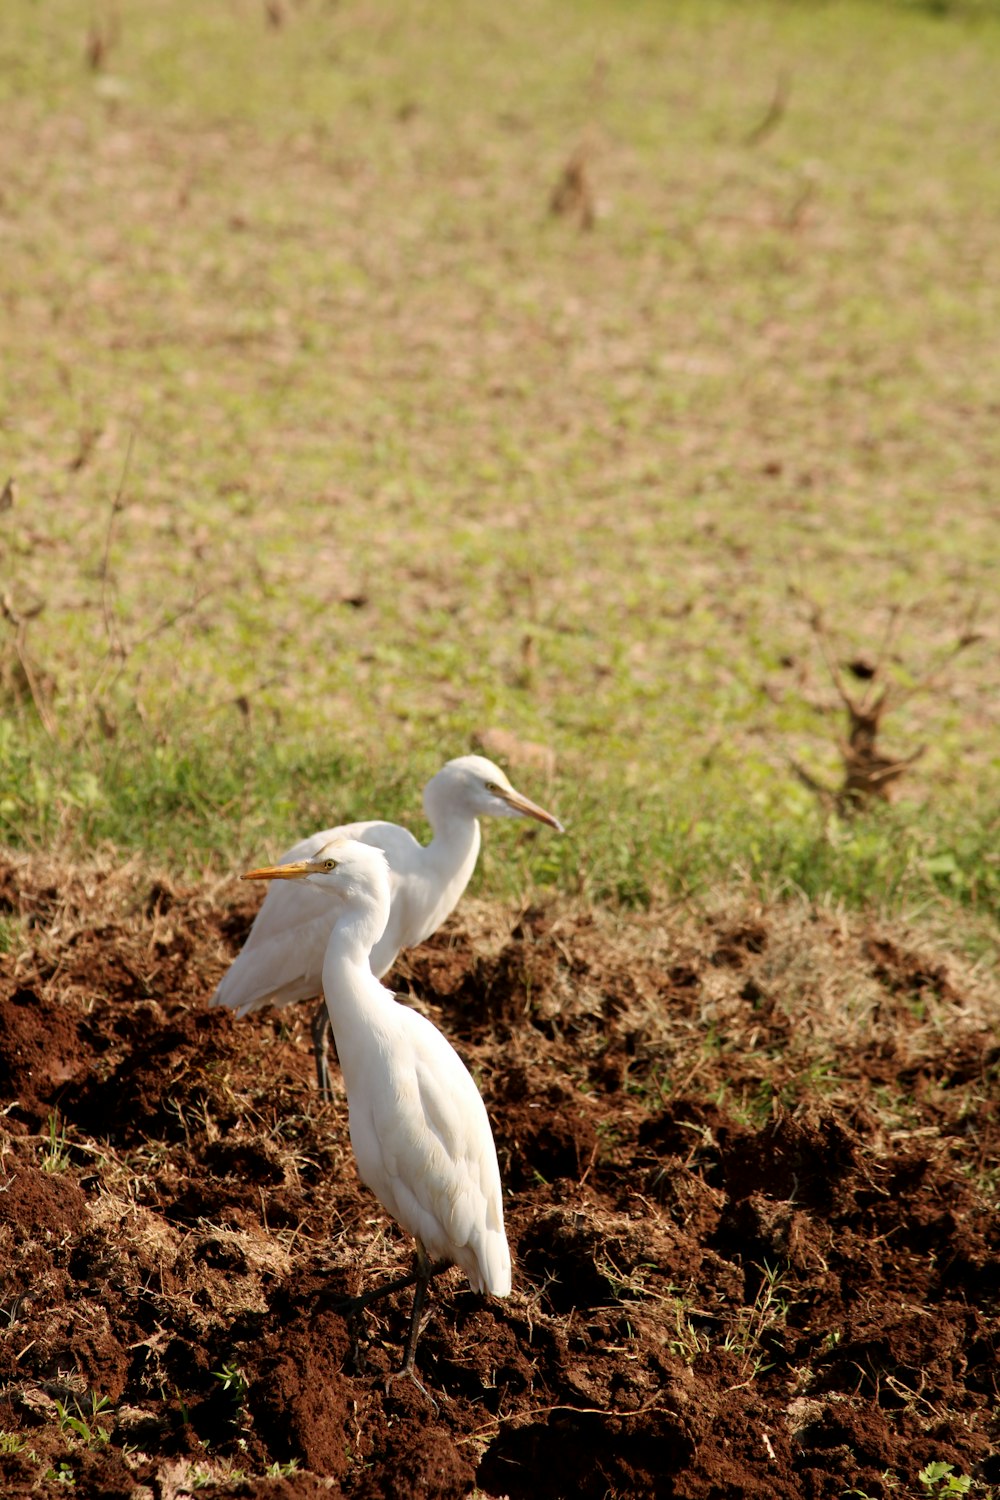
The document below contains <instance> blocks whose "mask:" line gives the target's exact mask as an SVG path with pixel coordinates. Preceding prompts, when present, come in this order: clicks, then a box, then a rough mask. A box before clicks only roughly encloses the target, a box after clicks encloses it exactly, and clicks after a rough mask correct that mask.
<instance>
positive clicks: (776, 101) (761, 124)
mask: <svg viewBox="0 0 1000 1500" xmlns="http://www.w3.org/2000/svg"><path fill="white" fill-rule="evenodd" d="M791 92H792V80H791V78H790V77H789V75H788V74H787V73H786V72H785V71H784V70H782V71H781V72H780V73H779V74H778V77H777V81H776V82H775V85H774V94H773V96H772V98H771V102H770V104H769V105H768V106H767V109H766V110H765V112H764V115H763V117H762V118H761V119H760V120H759V121H758V122H757V124H756V125H755V126H754V127H753V129H752V130H748V131H747V133H746V135H745V136H744V137H743V144H744V146H759V145H760V143H761V141H765V140H766V139H767V137H768V136H769V135H771V134H772V133H773V132H774V131H775V130H777V128H778V126H779V125H780V124H781V122H782V120H783V119H784V117H785V111H786V110H787V109H788V99H789V95H790V94H791Z"/></svg>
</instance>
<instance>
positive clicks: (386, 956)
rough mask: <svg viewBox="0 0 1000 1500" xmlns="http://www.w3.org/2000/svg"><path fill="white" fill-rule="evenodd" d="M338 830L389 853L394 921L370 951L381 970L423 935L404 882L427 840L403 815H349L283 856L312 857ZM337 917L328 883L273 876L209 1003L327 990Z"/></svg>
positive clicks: (280, 1001) (242, 1004)
mask: <svg viewBox="0 0 1000 1500" xmlns="http://www.w3.org/2000/svg"><path fill="white" fill-rule="evenodd" d="M335 838H351V839H357V840H358V841H359V842H360V843H363V844H371V845H373V846H374V847H375V848H377V849H382V850H384V851H385V854H386V858H387V859H388V862H389V891H390V900H391V907H390V915H389V922H388V926H387V927H386V929H385V932H384V933H383V935H382V937H381V938H380V939H379V941H378V943H376V945H375V947H374V948H373V950H372V956H371V965H372V972H373V973H374V974H376V975H382V974H384V973H386V971H387V970H388V969H390V968H391V967H392V964H393V962H394V961H395V958H396V955H397V953H399V951H400V949H401V948H408V947H412V946H413V944H414V943H418V942H422V941H423V938H424V937H425V936H426V934H425V933H423V932H421V931H420V927H421V925H422V924H421V923H420V921H419V917H420V913H419V912H418V913H416V914H414V913H413V911H412V907H413V904H414V903H413V901H412V899H408V894H409V893H408V891H407V889H406V885H407V882H408V881H409V882H410V883H411V884H412V879H413V877H414V876H415V875H419V872H420V855H421V853H422V852H423V851H422V847H421V845H420V844H418V842H417V840H416V839H415V838H414V837H413V835H412V833H410V832H409V831H408V830H407V829H405V828H400V826H399V824H398V823H384V822H380V821H370V822H365V823H347V824H345V825H344V826H343V827H341V828H325V829H323V831H322V832H320V833H314V834H312V835H311V836H310V837H309V838H306V839H301V840H300V841H299V842H298V843H297V844H295V845H294V846H293V847H292V848H291V849H289V850H287V852H286V853H285V854H283V855H282V856H281V859H280V860H279V861H278V863H279V864H282V865H287V864H291V863H293V862H294V861H296V860H303V859H312V858H313V856H314V855H316V854H318V853H319V851H320V849H322V848H323V846H324V845H325V844H328V843H330V841H331V839H335ZM415 916H416V921H415V920H414V917H415ZM336 919H337V910H336V907H334V906H333V905H332V904H331V902H330V900H329V897H328V896H327V895H326V894H325V893H324V892H323V891H321V890H317V889H315V888H314V887H312V886H310V885H309V884H308V883H307V882H302V881H287V882H286V881H280V880H276V881H273V882H272V883H271V885H270V887H269V888H268V892H267V895H266V896H265V897H264V900H263V903H262V905H261V908H260V911H259V912H258V913H257V916H256V917H255V919H254V924H253V926H252V927H251V929H250V933H249V936H248V937H247V940H246V942H245V943H244V945H243V949H242V951H241V952H240V953H239V954H238V955H237V957H236V958H235V959H234V960H233V963H232V965H231V966H230V968H229V969H228V970H227V972H226V973H225V974H224V975H223V977H222V979H221V981H220V983H219V986H218V988H217V989H216V991H215V994H214V995H213V996H212V999H211V1001H210V1002H209V1003H210V1004H211V1005H222V1006H225V1007H226V1008H227V1009H229V1010H234V1011H235V1012H236V1014H237V1015H238V1016H245V1015H247V1014H249V1012H250V1011H253V1010H260V1009H262V1008H263V1007H264V1006H265V1005H274V1006H276V1007H277V1008H278V1009H279V1010H280V1009H283V1008H284V1006H286V1005H291V1004H292V1002H293V1001H295V1000H311V999H314V998H315V997H316V996H318V995H322V993H323V956H324V954H325V953H326V945H327V943H328V942H329V939H330V933H331V932H332V930H333V924H334V922H335V921H336ZM430 930H431V931H433V930H434V929H433V928H431V929H430ZM414 931H416V932H417V935H416V936H414V935H413V933H414Z"/></svg>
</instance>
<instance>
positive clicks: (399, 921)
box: [210, 755, 562, 1086]
mask: <svg viewBox="0 0 1000 1500" xmlns="http://www.w3.org/2000/svg"><path fill="white" fill-rule="evenodd" d="M423 800H424V811H425V812H426V814H427V821H428V823H429V824H430V826H431V830H432V833H433V837H432V839H431V842H430V843H429V844H426V845H424V844H419V843H418V842H417V840H416V839H415V838H414V837H413V835H412V833H410V832H409V831H408V830H407V829H405V828H401V827H400V826H399V825H398V824H397V823H383V822H367V823H349V824H346V825H345V826H344V827H342V828H327V829H324V830H323V831H322V832H321V833H314V834H313V835H312V836H311V837H310V838H307V839H303V840H302V841H301V842H300V843H298V844H296V845H295V846H294V848H292V849H289V850H288V852H287V853H286V854H284V855H282V857H281V860H280V861H279V863H280V864H283V865H284V864H292V863H298V862H300V861H302V860H309V859H312V858H313V857H314V856H315V855H316V854H317V853H318V851H319V850H320V849H322V848H323V847H324V846H325V845H326V844H328V843H330V842H331V841H332V840H333V839H336V838H348V839H354V840H357V841H359V842H360V843H363V844H368V845H370V846H371V847H372V848H376V849H381V850H382V852H383V853H384V854H385V857H386V860H387V861H388V867H389V895H390V910H389V919H388V921H387V923H386V926H385V931H384V932H383V933H382V934H381V935H380V936H379V938H378V940H377V941H376V942H375V944H374V946H373V948H372V953H371V968H372V972H373V973H374V974H376V975H378V976H379V977H381V975H383V974H385V973H387V972H388V970H389V969H390V968H391V967H392V965H393V963H394V962H395V960H396V956H397V954H398V953H399V952H400V951H401V950H402V949H403V948H412V947H414V946H415V945H416V944H417V943H422V942H423V941H424V939H425V938H428V937H430V935H431V933H432V932H436V931H437V929H438V928H439V927H440V925H441V923H442V922H443V921H444V920H445V918H446V917H447V916H448V915H449V914H450V913H451V912H452V911H453V910H454V908H455V906H456V905H457V903H458V901H459V898H460V897H461V895H462V892H463V891H464V890H465V887H466V886H467V885H468V883H469V880H470V879H471V877H472V872H473V870H474V869H475V867H476V859H477V858H478V855H479V844H480V832H479V822H478V820H479V818H480V817H485V816H492V817H500V818H511V817H529V818H536V819H537V820H538V821H539V822H541V823H547V824H548V825H549V826H550V827H551V828H556V829H558V830H559V832H562V824H561V823H560V822H559V820H558V818H556V817H554V816H553V815H552V813H550V812H546V810H545V809H544V808H543V807H539V806H538V804H537V803H535V802H532V801H530V800H529V799H528V798H527V797H525V796H523V795H522V794H521V793H520V792H518V791H516V790H515V789H514V788H513V787H512V786H511V784H510V782H509V781H508V779H507V777H506V776H505V775H504V773H503V771H501V770H500V768H499V766H495V765H494V764H493V762H492V761H489V760H486V759H485V757H484V756H481V755H463V756H460V757H459V758H458V759H457V760H450V761H448V763H447V765H445V766H444V767H443V768H442V770H440V771H439V772H438V773H437V775H436V776H434V777H432V778H431V780H430V781H429V782H428V783H427V785H426V787H425V788H424V799H423ZM334 915H335V914H334V911H333V910H332V908H331V903H330V902H329V900H328V899H327V898H326V897H325V896H324V894H323V893H322V892H321V891H319V890H314V889H309V887H308V883H307V887H306V889H304V890H301V889H300V890H291V889H289V888H288V887H285V886H283V885H281V884H276V885H272V887H271V889H270V890H269V891H268V893H267V896H266V897H265V899H264V902H263V905H262V906H261V909H260V911H259V912H258V913H257V916H256V919H255V920H254V924H253V926H252V927H251V929H250V933H249V936H248V937H247V940H246V943H245V944H244V946H243V950H242V952H241V953H239V954H238V956H237V957H236V959H235V960H234V961H233V963H232V965H231V967H230V968H229V970H228V971H227V973H226V974H224V975H223V977H222V980H221V982H220V983H219V986H218V988H217V989H216V991H215V994H214V995H213V997H212V1000H211V1002H210V1003H211V1004H212V1005H224V1006H226V1007H228V1008H229V1009H230V1010H234V1011H235V1012H236V1014H237V1015H239V1016H244V1015H247V1014H248V1012H250V1011H254V1010H259V1009H260V1008H261V1007H262V1006H265V1005H274V1006H277V1007H279V1008H281V1007H283V1006H286V1005H290V1004H291V1003H292V1002H293V1001H295V1000H308V999H312V998H313V997H314V996H316V995H319V994H322V993H323V982H322V976H323V959H324V955H325V953H326V947H327V942H328V940H329V937H330V930H331V928H332V926H333V922H334ZM326 995H327V999H329V991H327V992H326ZM325 1028H326V1012H325V1010H323V1009H322V1007H321V1009H320V1011H319V1012H318V1013H317V1017H316V1024H314V1028H313V1034H314V1037H315V1038H316V1041H317V1065H318V1069H319V1074H320V1084H321V1086H325V1083H326V1079H325V1076H324V1070H325V1064H324V1059H323V1055H322V1053H323V1048H322V1039H323V1032H324V1030H325Z"/></svg>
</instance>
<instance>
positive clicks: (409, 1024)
mask: <svg viewBox="0 0 1000 1500" xmlns="http://www.w3.org/2000/svg"><path fill="white" fill-rule="evenodd" d="M334 847H335V848H336V847H337V846H336V845H335V846H334ZM342 925H343V924H338V927H335V928H334V932H333V935H332V936H331V939H330V945H329V948H328V950H327V959H326V963H325V964H324V966H323V987H324V990H325V991H326V993H327V995H329V996H330V997H331V998H330V1000H329V1002H328V1009H329V1013H330V1021H331V1023H332V1026H333V1036H334V1042H335V1043H336V1047H337V1056H338V1057H339V1058H340V1066H341V1070H342V1072H343V1077H344V1087H345V1089H346V1092H347V1107H348V1118H349V1122H350V1131H351V1145H352V1146H353V1148H354V1155H355V1158H356V1160H357V1164H358V1174H359V1176H360V1177H361V1180H362V1182H363V1183H364V1184H365V1185H366V1187H369V1188H371V1190H372V1192H373V1193H374V1194H375V1196H376V1198H377V1199H378V1200H379V1202H380V1203H381V1204H382V1206H383V1208H385V1209H386V1211H387V1212H388V1213H390V1214H391V1215H392V1217H393V1218H394V1219H395V1220H396V1222H397V1223H398V1224H400V1225H401V1226H402V1227H403V1228H404V1229H406V1230H408V1231H409V1233H410V1234H412V1235H413V1237H414V1239H415V1240H417V1241H418V1243H419V1244H421V1245H422V1246H423V1248H424V1250H425V1251H426V1252H427V1254H428V1255H429V1257H430V1258H431V1260H432V1261H442V1260H443V1261H449V1262H454V1263H455V1264H456V1265H458V1266H461V1268H462V1270H463V1271H464V1272H465V1274H466V1275H467V1276H468V1278H469V1282H470V1284H471V1285H472V1287H473V1290H475V1291H477V1292H489V1293H490V1294H491V1295H492V1296H494V1297H506V1296H507V1294H508V1292H509V1291H510V1279H511V1271H510V1251H509V1249H508V1247H507V1238H506V1235H505V1233H504V1225H503V1204H502V1199H501V1188H500V1169H499V1167H498V1165H497V1157H496V1149H495V1147H494V1144H493V1135H492V1132H491V1130H490V1123H489V1119H488V1117H487V1114H486V1108H485V1106H484V1104H483V1101H482V1099H481V1098H480V1095H479V1091H478V1089H477V1088H476V1085H475V1084H474V1083H473V1081H472V1078H471V1077H470V1075H469V1073H468V1070H467V1069H466V1068H465V1066H464V1064H463V1063H462V1060H461V1058H460V1057H459V1056H458V1054H457V1052H455V1050H454V1048H453V1047H452V1046H451V1045H450V1044H449V1043H448V1042H447V1041H446V1040H445V1038H444V1037H443V1036H442V1035H441V1033H440V1031H438V1030H437V1028H436V1027H435V1026H433V1025H432V1024H431V1022H430V1021H428V1020H427V1019H426V1018H425V1017H424V1016H422V1015H420V1014H419V1012H418V1011H415V1010H409V1009H408V1008H407V1007H406V1006H404V1005H399V1004H398V1003H397V1002H396V1000H395V999H394V998H393V996H392V994H391V992H390V991H389V990H387V989H385V987H384V986H383V985H381V984H380V983H379V982H378V980H377V979H376V978H375V976H374V975H373V974H372V972H371V970H370V969H368V967H367V965H366V964H365V963H364V960H363V959H354V960H347V959H345V958H344V956H343V954H342V953H341V952H338V951H337V949H338V945H339V943H340V942H341V941H342V937H343V934H342V932H341V931H340V930H339V929H340V927H341V926H342Z"/></svg>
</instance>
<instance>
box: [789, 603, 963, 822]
mask: <svg viewBox="0 0 1000 1500" xmlns="http://www.w3.org/2000/svg"><path fill="white" fill-rule="evenodd" d="M794 592H795V593H796V594H799V592H800V591H799V590H797V589H796V590H794ZM803 597H804V596H803ZM806 602H807V604H808V606H809V625H810V628H811V629H812V632H813V634H814V636H815V637H816V640H817V642H818V644H819V648H820V651H821V653H822V656H823V661H824V663H825V665H826V669H827V672H828V673H829V675H830V680H831V682H832V683H833V686H834V688H835V689H836V692H837V696H838V697H839V698H840V701H841V703H842V704H843V706H844V709H845V711H846V713H847V733H846V735H844V736H842V737H841V738H840V739H839V741H838V746H837V748H838V749H839V751H840V757H841V761H842V763H843V781H842V782H841V785H840V786H839V787H836V788H834V787H828V786H825V785H824V784H823V783H822V782H820V781H817V779H816V778H815V777H814V776H812V775H811V774H810V772H808V771H807V770H806V769H805V768H804V767H803V766H801V765H799V764H798V763H797V762H796V761H794V760H793V761H790V766H791V769H792V772H793V774H794V775H795V776H796V777H797V778H798V780H799V781H801V782H802V784H803V786H806V787H808V789H809V790H810V791H811V792H812V793H813V794H814V795H815V796H816V797H818V798H819V800H820V802H821V803H822V804H823V806H824V807H825V808H826V809H827V810H828V811H834V810H835V811H837V812H839V813H841V814H850V813H852V812H856V811H858V809H859V808H862V807H864V806H866V805H867V804H868V803H870V802H873V801H879V802H888V801H889V800H890V798H891V794H892V788H893V787H894V786H895V784H896V783H897V782H898V781H899V780H900V779H901V778H902V777H903V776H904V775H905V773H906V771H907V770H908V769H909V767H910V766H912V765H914V764H915V762H916V761H918V760H919V759H920V757H921V756H922V755H923V754H924V752H925V750H926V746H924V745H920V746H918V747H917V749H916V750H913V751H912V752H911V753H910V754H909V755H904V756H888V755H885V754H883V753H882V751H881V750H880V748H879V745H878V738H879V734H880V732H881V729H882V722H883V719H884V717H885V715H886V713H887V712H888V711H889V708H890V707H893V708H895V707H897V706H898V705H899V704H900V703H904V702H906V701H907V700H908V699H909V698H911V697H912V696H913V695H914V693H916V692H918V691H921V690H926V689H929V688H930V686H931V684H932V683H933V682H934V680H935V679H936V678H937V677H938V676H939V674H940V673H941V671H943V669H944V668H945V666H947V665H948V664H949V663H950V662H952V661H954V659H955V657H956V656H958V655H959V653H960V652H961V651H964V650H965V649H966V648H967V647H968V646H971V645H973V644H974V643H975V642H976V641H978V640H981V639H982V636H981V634H980V633H979V632H977V631H976V630H975V629H974V628H973V624H974V619H975V614H976V607H975V606H974V607H973V609H972V610H971V611H970V614H969V616H968V618H967V620H966V622H965V624H964V626H963V628H962V630H961V632H960V634H959V637H958V640H957V641H956V642H955V643H954V644H953V645H951V646H949V647H947V648H946V650H945V651H944V652H942V653H941V654H940V656H939V657H938V659H937V660H936V661H935V662H934V663H932V665H931V666H930V667H929V668H928V669H927V671H926V672H924V673H923V674H922V675H921V676H920V677H918V678H917V680H916V681H915V682H913V683H912V684H911V685H910V686H909V687H907V688H903V687H900V686H898V685H897V684H895V683H886V682H885V681H884V665H885V662H886V661H887V660H888V658H889V653H890V651H891V650H892V647H893V645H894V643H895V639H896V636H897V634H898V631H899V626H900V621H901V618H902V611H901V610H900V609H899V607H898V606H895V605H894V606H893V607H892V608H891V609H890V610H889V613H888V616H887V619H886V626H885V631H884V633H883V636H882V640H881V643H880V645H879V649H878V653H877V655H876V657H875V660H874V665H872V666H870V667H869V666H868V665H867V662H866V664H865V672H864V677H865V678H866V681H865V686H864V689H863V691H862V692H861V693H860V695H858V696H856V695H855V694H853V693H851V692H850V691H849V690H848V688H847V686H846V684H845V682H844V677H843V674H842V672H841V669H840V664H839V662H838V661H837V658H836V655H835V653H834V651H833V648H832V646H831V644H830V638H829V634H828V632H827V628H826V623H825V621H824V619H823V614H822V611H821V610H820V608H819V606H818V605H816V604H815V603H813V602H811V601H808V600H807V601H806ZM876 695H877V696H876Z"/></svg>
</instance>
